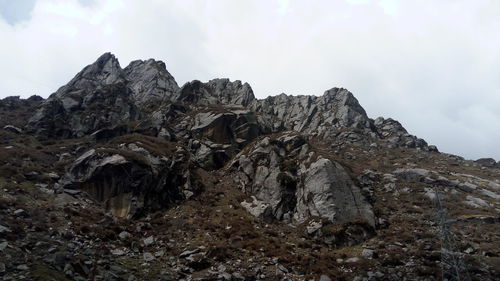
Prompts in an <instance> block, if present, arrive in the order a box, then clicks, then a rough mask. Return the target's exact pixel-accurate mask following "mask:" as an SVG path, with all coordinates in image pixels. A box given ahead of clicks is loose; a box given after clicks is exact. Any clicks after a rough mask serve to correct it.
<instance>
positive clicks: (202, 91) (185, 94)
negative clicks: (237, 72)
mask: <svg viewBox="0 0 500 281" xmlns="http://www.w3.org/2000/svg"><path fill="white" fill-rule="evenodd" d="M176 100H177V101H181V102H188V103H192V104H199V105H210V104H211V105H213V104H224V105H239V106H247V105H248V104H249V103H250V102H251V101H253V100H255V97H254V94H253V90H252V88H251V87H250V85H249V84H248V83H243V84H242V83H241V81H239V80H236V81H234V82H231V81H229V79H213V80H210V81H208V82H207V83H202V82H200V81H198V80H194V81H192V82H188V83H186V84H185V85H184V86H182V88H181V89H180V91H179V94H178V96H177V98H176Z"/></svg>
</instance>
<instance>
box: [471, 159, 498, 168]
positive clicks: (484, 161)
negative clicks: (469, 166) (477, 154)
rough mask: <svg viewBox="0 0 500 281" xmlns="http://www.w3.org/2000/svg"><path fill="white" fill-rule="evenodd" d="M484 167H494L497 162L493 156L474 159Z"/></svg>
mask: <svg viewBox="0 0 500 281" xmlns="http://www.w3.org/2000/svg"><path fill="white" fill-rule="evenodd" d="M474 162H476V163H478V164H479V165H481V166H483V167H488V168H494V167H496V164H497V162H496V161H495V159H493V158H480V159H477V160H476V161H474Z"/></svg>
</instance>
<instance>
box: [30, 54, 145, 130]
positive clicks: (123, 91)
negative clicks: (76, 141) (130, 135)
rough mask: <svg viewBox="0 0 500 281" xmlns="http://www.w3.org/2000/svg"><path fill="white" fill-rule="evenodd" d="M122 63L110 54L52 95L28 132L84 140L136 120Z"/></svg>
mask: <svg viewBox="0 0 500 281" xmlns="http://www.w3.org/2000/svg"><path fill="white" fill-rule="evenodd" d="M126 82H127V81H126V77H125V75H124V73H123V71H122V70H121V68H120V65H119V63H118V60H117V59H116V58H115V57H114V56H113V55H111V54H109V53H106V54H104V55H102V56H101V57H99V59H98V60H97V61H96V62H95V63H93V64H91V65H89V66H87V67H85V68H84V69H83V70H82V71H81V72H80V73H78V74H77V75H76V76H75V77H74V78H73V79H72V80H71V81H70V82H69V83H68V84H66V85H65V86H63V87H61V88H60V89H59V90H58V91H57V92H56V93H54V94H52V95H51V96H50V97H49V98H48V99H47V100H46V101H45V102H43V104H42V105H41V108H40V109H39V110H38V111H37V112H36V113H35V115H34V116H33V117H32V118H31V119H30V120H29V122H28V125H27V128H28V131H30V132H32V133H34V134H36V135H38V136H44V137H52V138H73V137H82V136H84V135H86V134H90V133H92V132H94V131H96V130H98V129H101V128H104V127H108V126H114V125H117V124H119V123H121V122H125V121H130V120H136V119H138V118H139V111H138V109H137V107H136V106H135V105H134V103H133V99H132V91H131V90H130V89H129V88H128V87H127V85H126Z"/></svg>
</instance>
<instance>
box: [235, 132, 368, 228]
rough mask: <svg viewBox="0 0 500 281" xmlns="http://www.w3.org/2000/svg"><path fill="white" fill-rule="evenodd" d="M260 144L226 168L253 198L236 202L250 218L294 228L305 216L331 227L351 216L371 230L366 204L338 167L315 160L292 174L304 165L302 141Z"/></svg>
mask: <svg viewBox="0 0 500 281" xmlns="http://www.w3.org/2000/svg"><path fill="white" fill-rule="evenodd" d="M263 142H266V144H260V143H256V144H255V145H254V146H253V147H252V148H251V149H249V150H248V151H247V152H246V154H245V155H240V156H239V157H237V158H236V159H235V160H234V161H233V162H232V163H231V167H235V168H237V169H238V170H239V171H241V173H240V174H239V175H240V180H241V182H242V187H241V188H242V190H243V191H245V192H246V193H247V194H248V195H250V196H253V197H252V200H253V202H251V203H248V202H242V203H241V204H242V206H243V207H244V208H245V209H247V210H248V211H249V212H250V213H251V214H253V215H254V216H257V217H260V218H266V219H267V220H270V219H271V218H272V217H274V219H278V220H287V221H290V222H291V221H293V222H296V223H301V222H304V221H305V220H307V219H308V218H309V217H311V216H319V217H323V218H326V219H329V220H330V221H332V222H334V223H343V222H346V221H348V220H350V219H353V218H355V217H357V218H363V219H365V220H366V221H367V223H368V224H370V225H372V226H374V225H375V219H374V214H373V211H372V207H371V205H370V204H369V203H368V202H367V201H366V200H365V198H364V196H363V195H362V193H361V190H360V188H359V187H357V186H356V185H355V184H354V182H353V181H352V179H351V178H350V176H349V175H348V174H347V172H346V171H345V169H344V168H343V167H342V166H341V165H340V164H338V163H336V162H333V161H331V160H328V159H325V158H321V157H319V159H318V160H317V161H316V162H313V163H311V164H310V165H309V168H307V169H302V170H299V169H298V167H300V166H301V164H300V163H301V161H304V162H305V161H307V159H306V155H307V150H308V147H309V145H308V144H307V140H306V138H304V137H303V136H301V135H297V134H292V133H284V134H283V135H282V136H281V137H279V138H278V139H276V140H273V144H272V145H271V144H267V143H268V142H269V140H266V139H264V140H263ZM285 155H286V156H285ZM252 162H253V164H251V163H252ZM257 163H259V164H260V165H258V164H257ZM250 166H252V167H256V168H255V169H253V168H249V167H250ZM304 166H305V165H304ZM299 173H300V174H299ZM352 202H356V204H352Z"/></svg>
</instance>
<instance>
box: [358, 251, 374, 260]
mask: <svg viewBox="0 0 500 281" xmlns="http://www.w3.org/2000/svg"><path fill="white" fill-rule="evenodd" d="M374 254H375V251H374V250H371V249H363V251H362V252H361V255H362V256H363V258H365V259H372V258H373V256H374Z"/></svg>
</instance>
